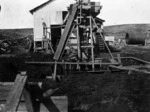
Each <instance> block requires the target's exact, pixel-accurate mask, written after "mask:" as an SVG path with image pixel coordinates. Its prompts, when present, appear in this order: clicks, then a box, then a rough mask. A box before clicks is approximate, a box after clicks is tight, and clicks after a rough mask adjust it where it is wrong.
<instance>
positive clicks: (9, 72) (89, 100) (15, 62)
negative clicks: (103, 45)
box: [0, 46, 150, 112]
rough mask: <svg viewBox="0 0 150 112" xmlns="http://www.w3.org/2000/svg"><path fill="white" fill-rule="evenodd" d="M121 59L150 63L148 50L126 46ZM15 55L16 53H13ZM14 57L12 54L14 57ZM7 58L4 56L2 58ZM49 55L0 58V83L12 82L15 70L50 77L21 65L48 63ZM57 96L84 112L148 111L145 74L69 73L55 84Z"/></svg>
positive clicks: (149, 83) (149, 88) (46, 70)
mask: <svg viewBox="0 0 150 112" xmlns="http://www.w3.org/2000/svg"><path fill="white" fill-rule="evenodd" d="M121 51H122V52H121V56H134V57H138V58H140V59H144V60H147V61H150V58H149V57H150V47H142V46H138V47H137V46H126V47H124V48H122V50H121ZM17 52H18V51H17ZM14 54H15V55H14ZM6 56H7V57H6ZM52 57H53V56H52V55H47V54H42V53H26V52H23V53H22V54H19V55H18V54H16V53H13V55H12V54H9V56H8V54H7V55H6V54H5V55H4V54H3V55H0V81H1V82H2V81H13V80H14V79H15V75H16V74H17V73H18V71H24V70H27V72H28V76H29V77H30V78H31V79H44V78H45V76H46V75H51V74H52V71H53V70H52V67H51V66H48V65H42V66H39V65H25V63H24V62H25V61H51V60H52ZM59 88H60V90H59V91H58V93H57V94H59V95H67V96H68V98H69V108H70V109H71V110H72V111H79V110H82V111H87V112H98V111H103V112H112V111H113V112H129V111H130V112H149V111H150V77H149V75H148V74H142V73H136V72H133V73H132V74H130V75H128V74H127V72H125V71H119V72H104V73H97V74H91V73H87V72H86V71H85V72H83V73H79V74H73V73H71V74H69V75H67V76H65V78H64V79H63V80H62V81H61V82H59Z"/></svg>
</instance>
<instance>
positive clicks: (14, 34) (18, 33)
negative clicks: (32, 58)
mask: <svg viewBox="0 0 150 112" xmlns="http://www.w3.org/2000/svg"><path fill="white" fill-rule="evenodd" d="M30 34H33V29H32V28H27V29H1V30H0V40H3V39H18V38H21V37H24V36H26V35H30Z"/></svg>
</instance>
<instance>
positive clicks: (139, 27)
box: [104, 24, 150, 33]
mask: <svg viewBox="0 0 150 112" xmlns="http://www.w3.org/2000/svg"><path fill="white" fill-rule="evenodd" d="M148 30H150V24H126V25H114V26H106V27H104V31H105V32H109V33H119V32H142V33H147V32H148Z"/></svg>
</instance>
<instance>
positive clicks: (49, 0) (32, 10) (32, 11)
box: [29, 0, 54, 14]
mask: <svg viewBox="0 0 150 112" xmlns="http://www.w3.org/2000/svg"><path fill="white" fill-rule="evenodd" d="M52 1H54V0H48V1H47V2H45V3H43V4H41V5H39V6H37V7H35V8H33V9H31V10H30V11H29V12H30V13H31V14H33V13H34V12H35V11H37V10H38V9H39V8H42V7H44V6H45V5H47V4H48V3H50V2H52Z"/></svg>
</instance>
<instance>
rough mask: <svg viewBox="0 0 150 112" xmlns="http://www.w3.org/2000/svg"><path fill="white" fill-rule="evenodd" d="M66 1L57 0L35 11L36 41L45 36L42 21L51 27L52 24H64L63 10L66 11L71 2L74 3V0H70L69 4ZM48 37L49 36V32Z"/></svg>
mask: <svg viewBox="0 0 150 112" xmlns="http://www.w3.org/2000/svg"><path fill="white" fill-rule="evenodd" d="M65 1H66V0H55V1H53V2H50V3H49V4H47V5H45V6H44V7H42V8H41V9H39V10H37V11H35V12H34V13H33V15H34V41H41V40H42V36H43V25H42V23H43V22H45V23H46V25H47V27H50V25H56V24H62V13H61V11H66V10H67V7H68V6H69V5H70V4H71V3H74V0H68V1H69V3H67V4H66V2H65ZM49 32H50V31H49ZM47 37H49V34H47Z"/></svg>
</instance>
